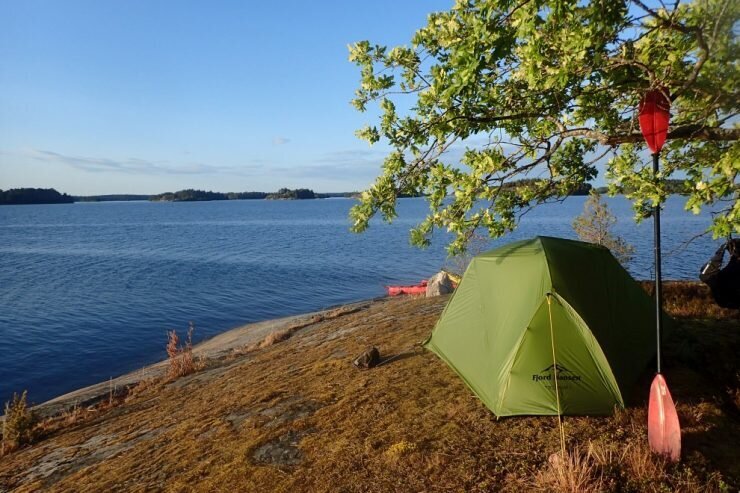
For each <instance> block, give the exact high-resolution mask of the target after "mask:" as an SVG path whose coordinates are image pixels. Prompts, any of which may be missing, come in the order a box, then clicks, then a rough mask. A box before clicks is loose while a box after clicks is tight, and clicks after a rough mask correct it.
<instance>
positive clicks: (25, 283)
mask: <svg viewBox="0 0 740 493" xmlns="http://www.w3.org/2000/svg"><path fill="white" fill-rule="evenodd" d="M584 200H585V198H584V197H570V198H568V199H567V200H565V201H564V202H563V203H558V204H550V205H547V206H543V207H540V208H538V209H535V210H534V211H532V212H530V213H529V214H527V215H526V216H525V218H524V219H523V220H522V223H521V226H520V229H519V230H517V232H516V233H515V234H513V235H511V236H509V237H508V238H506V239H505V240H500V241H498V242H496V244H499V243H503V242H508V241H511V240H513V239H521V238H527V237H532V236H535V235H550V236H564V237H570V238H573V237H575V235H574V233H573V230H572V228H571V222H572V219H573V217H575V216H576V215H577V214H579V213H580V212H581V210H582V207H583V202H584ZM607 200H608V203H609V206H610V208H611V209H612V211H613V212H614V213H615V214H616V215H617V216H618V217H619V218H620V219H619V222H618V224H617V227H616V232H617V233H618V234H620V235H622V236H624V237H625V238H626V239H627V240H628V241H629V242H630V243H632V244H633V245H634V246H635V247H636V249H637V255H636V260H635V261H634V262H633V263H632V265H631V266H630V270H631V272H632V274H633V275H634V276H635V277H638V278H649V277H651V276H652V221H646V222H644V223H643V224H642V225H639V226H636V225H635V224H634V222H632V219H631V216H632V212H631V210H630V208H629V204H628V202H627V201H626V200H624V199H622V198H612V199H607ZM352 204H353V201H352V200H348V199H327V200H309V201H264V200H253V201H220V202H189V203H150V202H117V203H116V202H109V203H78V204H64V205H30V206H5V207H0V403H1V402H4V401H6V400H7V399H8V398H9V397H10V395H11V394H12V392H14V391H16V392H19V391H21V390H23V389H28V391H29V397H30V399H31V400H32V401H34V402H36V403H38V402H42V401H44V400H46V399H49V398H51V397H54V396H56V395H59V394H63V393H66V392H68V391H71V390H73V389H76V388H79V387H81V386H85V385H89V384H92V383H96V382H99V381H103V380H107V379H108V378H109V377H111V376H117V375H120V374H122V373H125V372H128V371H131V370H135V369H137V368H141V367H143V366H144V365H147V364H149V363H152V362H155V361H157V360H160V359H163V358H164V357H165V356H166V355H165V351H164V347H165V344H166V331H167V330H168V329H179V330H181V331H184V330H185V329H186V328H187V326H188V322H189V321H192V322H193V323H194V324H195V326H196V332H195V340H196V341H198V340H202V339H203V338H206V337H209V336H213V335H215V334H218V333H220V332H223V331H225V330H228V329H230V328H233V327H235V326H237V325H241V324H244V323H248V322H254V321H259V320H264V319H268V318H274V317H280V316H285V315H292V314H298V313H303V312H307V311H314V310H318V309H322V308H326V307H329V306H331V305H336V304H340V303H346V302H350V301H356V300H361V299H367V298H372V297H376V296H381V295H383V294H384V285H386V284H397V283H415V282H417V281H419V280H420V279H422V278H426V277H428V276H430V275H431V274H433V273H435V272H436V271H437V270H438V269H439V268H440V267H441V266H442V265H443V264H444V263H445V259H446V256H445V251H444V244H445V235H444V234H439V235H437V237H436V238H435V241H434V244H433V246H432V247H431V248H429V249H427V250H419V249H416V248H413V247H410V246H409V244H408V230H409V229H410V228H411V227H412V226H413V225H415V224H416V223H417V222H418V221H420V220H421V219H422V218H423V216H424V214H425V212H426V211H427V205H426V202H425V201H424V200H423V199H403V200H401V201H400V204H399V218H398V219H397V220H396V221H395V222H394V223H393V224H392V225H390V226H389V225H386V224H384V223H381V222H377V223H374V224H373V225H372V226H371V228H370V229H369V230H368V231H367V232H366V233H364V234H362V235H355V234H352V233H349V231H348V226H349V222H348V219H347V213H348V210H349V208H350V207H351V206H352ZM682 204H683V200H682V199H681V198H680V197H672V198H671V199H670V200H669V201H668V203H667V205H666V209H665V211H664V213H663V216H662V217H663V222H662V225H663V232H664V235H663V241H664V250H663V251H664V252H665V254H666V256H665V259H664V276H665V277H666V278H673V279H696V277H697V273H698V270H699V268H700V267H701V265H702V263H703V262H704V261H706V259H707V258H708V257H709V256H711V254H712V252H713V251H714V250H715V248H716V245H717V242H715V241H712V240H711V238H710V237H708V236H705V237H702V238H700V239H698V240H695V241H693V242H691V243H690V244H689V245H688V246H686V247H685V248H684V249H680V247H681V244H682V242H685V241H686V240H687V239H689V238H691V237H692V236H694V235H696V234H697V233H700V232H701V231H703V230H704V229H706V227H707V225H708V224H709V215H708V214H703V215H700V216H693V215H691V214H689V213H686V212H684V211H683V210H682ZM677 249H680V251H679V252H676V253H673V254H672V252H675V251H676V250H677Z"/></svg>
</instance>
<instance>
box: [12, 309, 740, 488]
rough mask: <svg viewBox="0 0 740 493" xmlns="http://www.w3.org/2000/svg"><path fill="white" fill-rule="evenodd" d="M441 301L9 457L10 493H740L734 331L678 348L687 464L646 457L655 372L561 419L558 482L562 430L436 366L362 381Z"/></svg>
mask: <svg viewBox="0 0 740 493" xmlns="http://www.w3.org/2000/svg"><path fill="white" fill-rule="evenodd" d="M445 301H446V300H445V298H438V299H392V300H386V301H382V302H379V303H375V304H373V305H371V306H370V308H368V309H365V310H362V311H359V312H356V313H352V314H348V315H346V316H342V317H336V318H334V319H329V320H326V319H324V320H321V321H320V322H319V323H317V324H316V325H315V326H314V327H312V328H311V330H300V329H296V330H295V331H294V332H293V333H292V335H291V337H290V338H288V339H284V340H283V342H280V343H279V344H273V345H270V346H265V347H264V348H262V349H255V350H253V351H251V352H250V353H249V354H248V355H245V356H237V357H235V359H233V360H228V361H224V362H223V363H221V364H216V363H215V362H214V363H213V364H211V365H209V367H208V368H207V369H205V370H203V371H202V372H199V373H197V374H195V375H191V376H187V377H184V378H182V379H180V380H179V381H177V382H170V383H158V384H153V385H151V386H146V387H144V388H142V389H140V390H139V391H137V392H135V393H132V394H130V396H129V398H128V400H127V401H126V403H125V404H123V405H119V406H117V407H115V408H113V409H111V410H110V411H108V412H105V413H99V414H97V415H96V416H95V417H94V418H93V419H85V420H82V421H78V422H77V423H76V424H75V425H74V426H71V427H67V428H65V429H60V430H58V431H57V432H56V433H52V434H50V435H48V436H47V437H46V438H45V439H44V440H42V441H40V442H38V443H36V444H34V445H33V446H32V447H26V448H24V449H22V450H20V451H17V452H16V453H14V454H12V455H10V456H7V457H6V458H5V459H4V460H3V461H2V462H0V490H14V489H16V490H17V491H39V490H44V491H75V492H77V491H101V490H111V491H161V490H164V491H209V492H210V491H228V492H233V491H245V492H250V491H259V492H262V491H271V492H272V491H276V492H288V491H290V492H293V491H311V492H314V491H316V492H324V491H325V492H329V491H332V492H333V491H344V492H355V491H356V492H360V491H363V492H367V491H371V492H374V491H390V492H395V491H466V492H489V491H516V492H517V493H520V492H522V491H531V490H532V489H533V488H534V486H533V482H536V481H540V483H539V484H541V485H546V484H554V483H552V482H551V481H553V480H552V479H549V480H548V479H547V478H548V477H550V478H553V477H554V476H557V475H558V474H561V475H563V476H564V477H570V478H571V479H568V480H567V481H565V482H564V484H565V485H566V487H567V485H568V484H586V485H587V486H588V485H594V484H596V485H598V484H601V485H602V486H601V488H602V491H615V492H617V491H635V492H637V491H686V492H698V491H710V492H711V491H722V490H723V488H725V489H726V490H727V491H736V490H737V488H738V486H740V464H739V463H738V461H737V456H738V445H737V444H738V443H740V424H739V423H740V420H739V418H738V414H737V412H735V411H733V409H732V408H731V407H730V404H729V403H730V396H729V394H728V393H727V386H728V384H729V383H731V381H732V378H735V377H734V372H733V373H732V375H733V376H732V378H731V377H730V376H728V375H727V374H726V373H725V368H726V367H732V368H735V370H736V365H737V353H738V351H739V350H740V333H739V332H738V329H737V323H736V322H735V321H734V320H730V321H722V320H712V321H708V322H701V321H683V322H681V323H680V324H679V325H680V326H679V327H678V328H677V330H676V332H675V335H676V338H677V339H676V341H675V342H671V343H670V344H667V345H666V351H665V363H666V367H665V373H666V375H667V378H668V381H669V384H670V385H671V390H672V393H673V396H674V398H675V399H676V402H677V408H678V411H679V416H680V419H681V421H682V425H683V430H684V455H683V460H682V462H681V463H680V464H678V465H673V464H664V463H663V462H661V461H660V459H659V458H656V457H654V456H653V455H652V454H650V453H649V451H647V450H646V448H645V442H646V431H645V423H646V412H645V402H644V399H645V396H647V389H648V388H649V383H650V376H651V375H650V373H651V371H650V370H648V372H647V373H646V379H645V382H644V383H643V384H641V385H640V387H639V388H637V389H635V392H636V394H637V395H639V396H640V398H638V401H637V404H636V405H635V406H634V407H629V408H627V409H625V410H621V411H619V412H617V413H615V415H614V416H610V417H567V418H565V420H564V423H565V430H566V437H567V442H568V443H567V446H568V450H570V451H571V453H570V454H569V455H570V456H571V457H570V458H569V459H568V460H569V461H570V463H568V460H566V461H564V462H563V463H562V464H561V469H562V471H561V472H557V470H553V465H552V464H551V463H550V462H548V458H549V457H550V456H551V455H552V454H553V453H555V452H557V451H558V450H559V438H558V437H559V434H558V430H557V421H556V420H555V419H554V418H551V417H518V418H504V419H500V420H499V419H496V417H495V416H494V415H493V414H491V413H490V411H488V410H487V409H486V408H485V407H484V406H483V405H482V404H481V403H480V401H479V400H478V399H476V398H475V397H474V396H473V395H472V393H471V392H470V390H469V389H468V388H467V387H466V386H465V384H464V383H463V382H462V381H461V379H460V378H458V377H457V376H456V375H455V374H454V373H453V372H452V371H451V370H450V369H449V368H448V367H447V366H446V365H445V364H444V363H442V362H441V361H440V360H439V359H438V358H436V357H435V356H434V355H433V354H431V353H429V352H418V353H415V354H409V355H406V356H404V357H399V358H397V359H395V360H394V361H392V362H391V363H389V364H387V365H383V366H380V367H378V368H375V369H373V370H370V371H365V372H361V371H358V370H356V369H355V368H354V367H352V365H351V359H352V357H353V356H354V355H356V354H358V353H359V352H360V351H362V350H363V349H364V348H365V347H367V346H368V345H369V344H372V345H375V346H377V347H379V348H380V350H381V352H382V353H383V354H384V355H389V356H393V355H399V354H402V353H404V352H405V351H406V349H407V348H408V347H409V346H411V345H412V344H413V343H415V342H418V341H419V340H422V339H423V338H424V337H425V336H426V335H427V334H428V333H429V331H430V330H431V328H432V327H433V325H434V323H435V322H436V320H437V318H438V316H439V313H440V312H441V310H442V308H443V307H444V302H445ZM687 348H688V350H687ZM640 399H642V401H640ZM44 471H53V472H50V473H48V474H47V473H45V472H44ZM579 471H580V472H579ZM584 471H585V472H584ZM44 474H47V475H44ZM548 474H549V476H548ZM578 478H581V479H578ZM548 481H550V482H548ZM579 481H580V483H579ZM558 484H559V483H558ZM566 491H567V490H566Z"/></svg>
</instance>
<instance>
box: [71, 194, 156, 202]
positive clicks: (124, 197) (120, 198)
mask: <svg viewBox="0 0 740 493" xmlns="http://www.w3.org/2000/svg"><path fill="white" fill-rule="evenodd" d="M73 197H74V199H75V202H128V201H131V200H149V199H150V198H151V195H134V194H126V193H119V194H112V195H73Z"/></svg>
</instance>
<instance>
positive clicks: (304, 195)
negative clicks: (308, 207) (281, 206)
mask: <svg viewBox="0 0 740 493" xmlns="http://www.w3.org/2000/svg"><path fill="white" fill-rule="evenodd" d="M265 198H266V199H270V200H305V199H315V198H316V194H315V193H314V191H313V190H309V189H308V188H296V189H295V190H291V189H290V188H281V189H280V190H278V191H277V192H275V193H270V194H267V197H265Z"/></svg>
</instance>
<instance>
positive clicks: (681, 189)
mask: <svg viewBox="0 0 740 493" xmlns="http://www.w3.org/2000/svg"><path fill="white" fill-rule="evenodd" d="M538 181H541V180H539V179H524V180H517V181H514V182H510V183H505V184H504V185H503V187H504V188H505V189H510V188H520V187H524V186H528V185H536V184H537V182H538ZM592 188H593V187H592V186H591V184H590V183H584V184H583V185H581V186H580V187H579V188H577V189H575V190H573V191H571V193H570V195H588V194H589V192H590V191H591V189H592ZM667 189H668V193H670V194H682V195H685V194H688V193H689V190H687V189H686V185H685V182H684V180H667ZM596 191H597V192H599V193H606V191H607V188H606V187H599V188H596ZM359 196H360V193H359V192H338V193H317V192H314V191H313V190H311V189H309V188H296V189H291V188H281V189H279V190H278V191H277V192H272V193H270V192H226V193H223V192H211V191H205V190H194V189H192V188H189V189H187V190H179V191H177V192H166V193H160V194H157V195H142V194H109V195H67V194H66V193H59V192H57V191H56V190H55V189H53V188H12V189H10V190H5V191H3V190H0V205H15V204H71V203H72V202H113V201H130V200H141V201H144V200H148V201H151V202H201V201H211V200H309V199H328V198H358V197H359ZM423 196H424V195H423V194H421V193H418V192H404V193H400V194H398V197H399V198H408V197H423Z"/></svg>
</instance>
